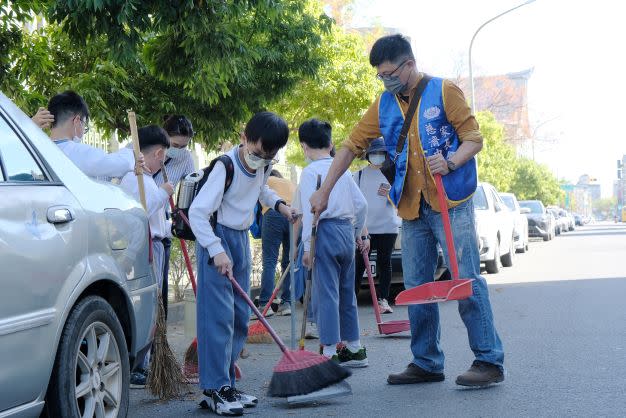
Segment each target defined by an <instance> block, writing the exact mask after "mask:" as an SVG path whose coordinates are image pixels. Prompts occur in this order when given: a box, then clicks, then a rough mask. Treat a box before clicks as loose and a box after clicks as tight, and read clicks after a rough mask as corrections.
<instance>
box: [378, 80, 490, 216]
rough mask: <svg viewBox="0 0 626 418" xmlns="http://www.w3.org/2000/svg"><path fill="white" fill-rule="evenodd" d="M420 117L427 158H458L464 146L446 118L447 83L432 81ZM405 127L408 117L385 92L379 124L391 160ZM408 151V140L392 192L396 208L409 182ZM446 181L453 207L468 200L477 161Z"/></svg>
mask: <svg viewBox="0 0 626 418" xmlns="http://www.w3.org/2000/svg"><path fill="white" fill-rule="evenodd" d="M416 113H417V118H418V129H419V136H420V141H421V145H422V151H423V153H424V155H425V156H426V157H430V156H431V155H434V154H436V153H442V154H443V156H444V158H446V159H448V158H450V157H451V156H452V155H454V153H455V152H456V151H457V149H458V148H459V145H460V144H461V143H460V141H459V137H458V136H457V134H456V131H455V130H454V127H453V126H452V125H451V124H450V122H448V118H447V117H446V112H445V108H444V104H443V79H441V78H434V77H433V78H432V79H431V80H430V82H429V83H428V85H427V86H426V88H425V89H424V93H423V94H422V97H421V99H420V103H419V105H418V107H417V111H416ZM403 123H404V113H402V109H401V108H400V104H399V103H398V99H397V97H396V96H395V95H394V94H392V93H389V92H388V91H385V92H384V93H383V94H382V96H381V97H380V103H379V107H378V124H379V127H380V132H381V133H382V136H383V138H384V140H385V146H386V147H387V151H388V152H389V157H390V158H391V159H393V158H394V157H395V155H396V145H397V143H398V137H399V136H400V131H401V130H402V125H403ZM408 147H409V140H408V138H407V141H405V143H404V149H403V150H402V152H401V153H400V155H398V158H397V159H396V178H395V181H394V183H393V184H392V185H391V190H390V191H389V198H390V199H391V201H392V202H393V203H394V204H395V205H396V206H397V205H398V203H399V202H400V198H401V197H402V190H403V188H404V181H405V179H406V171H407V152H408ZM429 175H430V171H429ZM431 177H432V175H431ZM442 179H443V185H444V188H445V190H446V194H447V195H448V201H449V202H450V203H452V204H454V203H460V202H462V201H464V200H467V199H468V198H470V197H471V196H472V194H473V193H474V191H475V190H476V186H477V181H478V180H477V173H476V160H475V159H474V158H473V157H472V159H471V160H469V161H468V162H467V163H465V164H463V165H462V166H460V167H458V168H457V169H456V170H454V171H453V172H451V173H450V174H448V175H445V176H443V177H442ZM433 181H434V179H433Z"/></svg>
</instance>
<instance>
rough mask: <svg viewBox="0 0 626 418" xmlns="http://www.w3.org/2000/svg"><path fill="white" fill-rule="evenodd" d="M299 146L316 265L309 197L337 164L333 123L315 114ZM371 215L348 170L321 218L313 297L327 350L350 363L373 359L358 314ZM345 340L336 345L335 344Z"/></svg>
mask: <svg viewBox="0 0 626 418" xmlns="http://www.w3.org/2000/svg"><path fill="white" fill-rule="evenodd" d="M298 134H299V138H300V145H301V146H302V150H303V151H304V155H305V157H306V159H307V161H310V163H309V165H307V166H306V167H305V168H304V170H302V175H301V177H300V186H299V191H300V199H299V201H300V204H301V206H302V242H303V244H304V255H303V257H302V260H303V264H304V265H305V266H307V267H308V268H310V267H311V264H312V260H311V253H310V248H311V227H312V225H313V222H314V219H313V214H312V213H311V205H310V203H309V198H310V197H311V195H312V194H313V193H314V192H315V189H316V183H317V177H318V176H320V177H321V181H322V182H323V181H324V179H325V178H326V174H327V173H328V169H329V168H330V165H331V163H332V161H333V160H332V157H331V156H330V152H331V149H332V142H331V126H330V124H329V123H328V122H322V121H319V120H317V119H311V120H308V121H306V122H304V123H303V124H302V125H301V126H300V128H299V130H298ZM366 215H367V202H366V201H365V198H364V197H363V194H362V193H361V191H360V190H359V188H358V187H357V185H356V183H355V182H354V180H352V177H351V175H350V174H349V173H344V174H343V176H342V177H341V178H340V179H339V180H338V181H337V185H336V186H335V188H334V189H333V191H332V193H331V194H330V198H329V200H328V208H327V209H326V210H325V211H324V212H322V214H321V215H320V218H319V221H318V223H317V241H316V243H315V260H314V261H315V264H314V267H313V287H312V298H311V301H312V303H313V312H314V315H315V322H316V323H317V329H318V331H319V338H320V343H321V344H322V346H323V347H322V353H323V354H324V356H326V357H330V358H333V359H334V360H336V361H337V362H339V363H340V364H342V365H344V366H348V367H365V366H367V364H368V360H367V354H366V351H365V347H363V346H361V341H360V338H359V317H358V311H357V305H356V295H355V294H354V254H355V242H356V243H357V244H358V247H359V249H360V250H361V251H367V250H368V249H369V248H368V246H369V243H368V242H367V243H364V242H363V241H364V240H363V237H362V236H361V234H362V230H363V226H364V225H365V218H366ZM340 342H345V346H343V347H342V348H341V349H339V350H337V348H336V346H337V344H338V343H340Z"/></svg>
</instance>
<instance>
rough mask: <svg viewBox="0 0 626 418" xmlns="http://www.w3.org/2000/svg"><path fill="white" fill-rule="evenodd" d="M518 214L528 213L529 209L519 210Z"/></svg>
mask: <svg viewBox="0 0 626 418" xmlns="http://www.w3.org/2000/svg"><path fill="white" fill-rule="evenodd" d="M519 213H530V208H520V209H519Z"/></svg>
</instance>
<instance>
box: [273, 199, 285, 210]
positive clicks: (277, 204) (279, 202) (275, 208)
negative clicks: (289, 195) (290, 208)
mask: <svg viewBox="0 0 626 418" xmlns="http://www.w3.org/2000/svg"><path fill="white" fill-rule="evenodd" d="M281 204H283V205H285V206H287V202H285V201H284V200H282V199H280V200H277V201H276V204H275V205H274V210H275V211H276V212H278V208H279V207H280V205H281Z"/></svg>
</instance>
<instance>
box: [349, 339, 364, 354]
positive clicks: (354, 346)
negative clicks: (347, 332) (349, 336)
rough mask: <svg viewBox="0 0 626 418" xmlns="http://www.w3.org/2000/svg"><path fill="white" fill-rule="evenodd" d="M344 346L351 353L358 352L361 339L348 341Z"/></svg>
mask: <svg viewBox="0 0 626 418" xmlns="http://www.w3.org/2000/svg"><path fill="white" fill-rule="evenodd" d="M346 348H347V349H348V350H350V352H351V353H358V352H359V350H360V349H361V340H355V341H348V342H347V343H346Z"/></svg>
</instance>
